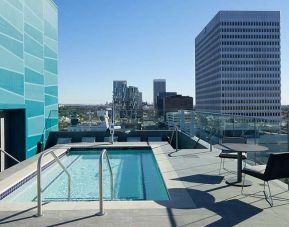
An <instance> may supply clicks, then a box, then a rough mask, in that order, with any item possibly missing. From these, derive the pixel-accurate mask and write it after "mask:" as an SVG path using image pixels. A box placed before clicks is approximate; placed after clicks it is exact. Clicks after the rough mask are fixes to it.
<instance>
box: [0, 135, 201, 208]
mask: <svg viewBox="0 0 289 227" xmlns="http://www.w3.org/2000/svg"><path fill="white" fill-rule="evenodd" d="M92 145H94V146H97V148H101V147H117V146H121V147H138V146H139V147H144V146H146V147H150V148H151V150H152V152H153V154H154V157H155V159H156V162H157V164H158V168H159V170H160V173H161V175H162V178H163V181H164V184H165V186H166V190H167V192H168V194H169V197H170V200H163V201H154V200H143V201H104V207H105V209H151V208H172V207H173V208H195V207H196V206H195V204H194V202H193V201H192V199H191V197H190V196H189V194H188V193H187V192H186V190H181V191H182V192H181V193H180V192H179V193H177V192H174V193H172V194H171V193H170V190H173V189H178V188H181V189H185V187H184V185H183V183H182V182H181V181H176V180H174V179H175V178H178V175H177V173H176V172H175V170H174V168H173V167H172V165H171V163H170V161H169V157H168V153H170V152H172V151H174V149H173V148H172V147H171V145H170V144H168V143H167V142H161V141H160V142H149V143H147V142H115V143H114V144H110V143H93V144H91V143H74V144H65V145H56V146H54V147H52V148H50V149H53V150H55V151H56V152H57V156H60V155H63V154H64V153H66V152H67V151H68V150H69V149H71V148H77V147H81V148H85V147H91V146H92ZM34 159H35V160H34V161H33V162H32V163H31V162H30V163H28V164H27V166H24V167H23V168H22V169H19V170H18V172H16V173H14V174H11V176H10V178H12V179H14V182H16V183H14V184H17V183H18V182H19V181H21V179H24V178H25V177H28V175H29V174H33V171H34V172H35V171H36V163H37V157H35V158H34ZM51 160H52V158H49V157H48V158H46V159H45V160H44V162H43V163H44V165H47V164H48V163H49V162H50V161H51ZM33 166H34V167H33ZM33 168H34V170H33ZM23 170H24V171H23ZM20 171H21V173H19V172H20ZM0 174H1V173H0ZM15 174H16V176H17V174H18V176H17V177H18V178H17V179H15V177H16V176H15ZM3 181H4V180H3ZM10 182H11V179H10ZM10 185H11V183H10ZM10 187H11V186H10ZM6 189H7V186H6ZM0 192H1V193H2V192H3V185H2V182H1V186H0ZM98 203H99V201H81V202H80V201H75V202H74V201H73V202H49V203H46V204H44V205H43V210H44V211H45V210H96V211H98V209H99V205H98ZM36 204H37V203H35V202H27V203H9V202H7V203H5V202H4V203H1V202H0V211H20V210H25V209H34V208H35V209H36V208H37V206H36Z"/></svg>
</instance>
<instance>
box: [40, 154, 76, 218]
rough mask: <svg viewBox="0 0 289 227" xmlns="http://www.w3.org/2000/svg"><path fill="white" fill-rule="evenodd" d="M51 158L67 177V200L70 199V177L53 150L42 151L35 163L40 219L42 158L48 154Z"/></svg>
mask: <svg viewBox="0 0 289 227" xmlns="http://www.w3.org/2000/svg"><path fill="white" fill-rule="evenodd" d="M50 153H51V155H52V156H53V158H54V159H55V161H56V162H57V163H58V164H59V165H60V167H61V168H62V169H63V171H64V172H65V173H66V174H67V176H68V199H70V196H71V176H70V174H69V172H68V171H67V169H66V168H65V166H64V165H63V164H62V163H61V161H60V160H59V158H58V157H57V156H56V155H55V153H54V151H53V150H47V151H44V152H43V153H42V154H41V155H40V156H39V158H38V162H37V216H38V217H40V216H42V189H41V173H42V167H41V164H42V158H43V157H44V156H46V155H48V154H50Z"/></svg>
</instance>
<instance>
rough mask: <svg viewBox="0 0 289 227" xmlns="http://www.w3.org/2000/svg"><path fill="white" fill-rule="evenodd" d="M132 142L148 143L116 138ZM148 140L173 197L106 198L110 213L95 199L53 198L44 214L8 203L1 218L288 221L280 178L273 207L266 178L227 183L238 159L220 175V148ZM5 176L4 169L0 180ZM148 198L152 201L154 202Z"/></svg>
mask: <svg viewBox="0 0 289 227" xmlns="http://www.w3.org/2000/svg"><path fill="white" fill-rule="evenodd" d="M128 145H131V146H144V145H147V143H139V142H135V143H129V144H128V143H115V144H114V145H113V146H128ZM76 146H77V145H76ZM150 146H152V148H153V150H154V154H155V157H156V159H157V162H158V164H159V167H160V169H161V172H162V174H163V177H164V180H165V183H166V184H167V187H168V191H169V194H170V196H171V197H172V198H174V199H173V200H171V201H144V202H140V201H128V202H105V203H104V208H105V211H106V213H107V214H106V215H105V216H102V217H99V216H96V215H95V214H96V213H97V212H98V203H96V202H95V203H92V204H91V205H93V206H94V207H95V209H93V208H92V207H91V206H89V207H85V204H81V203H77V204H74V205H71V206H70V207H69V208H67V206H66V208H65V207H64V206H63V207H59V209H57V210H55V209H54V210H53V209H46V208H45V207H46V206H49V204H48V205H44V210H43V214H44V216H42V217H34V215H35V214H36V210H35V207H33V206H30V207H22V209H19V210H15V211H8V210H9V208H8V205H7V207H6V210H5V207H3V206H2V209H1V211H0V224H1V225H3V226H29V227H32V226H106V227H109V226H137V227H138V226H150V227H153V226H234V225H238V226H250V225H251V226H272V225H275V226H289V215H288V211H289V192H288V191H287V186H286V185H285V184H283V183H281V182H279V181H273V182H272V183H271V190H272V194H273V195H274V197H273V199H274V207H272V208H271V207H270V206H269V204H268V203H267V202H266V200H265V199H264V196H263V193H262V190H263V185H262V183H263V182H262V181H259V180H257V179H254V178H250V177H247V179H250V180H251V181H252V182H253V185H252V186H250V187H247V188H245V189H244V192H245V193H246V194H251V195H246V196H245V195H242V194H241V189H240V188H239V187H235V186H229V185H227V184H226V183H225V179H226V178H227V177H229V176H232V175H234V174H235V169H236V162H235V161H234V160H232V161H230V160H228V161H226V162H225V166H226V168H227V169H230V170H231V171H230V172H227V171H225V170H223V171H222V173H221V175H219V165H220V159H219V158H218V152H217V151H212V152H210V151H209V150H208V149H183V150H179V151H178V152H174V149H173V148H172V147H171V146H170V145H169V144H167V143H166V142H151V143H150ZM59 149H60V148H59ZM61 149H62V148H61ZM34 161H35V160H34ZM29 162H31V163H33V162H32V161H29ZM31 163H30V164H31ZM22 167H23V166H22ZM10 174H11V173H10ZM6 176H7V174H6ZM4 178H5V177H4V175H3V177H1V175H0V182H1V179H3V180H4ZM174 201H175V202H174ZM147 202H150V205H152V204H153V205H152V206H151V207H150V205H148V203H147ZM112 203H118V204H119V205H118V206H115V205H113V204H112ZM145 203H147V204H145ZM144 204H145V205H144ZM72 206H73V209H72Z"/></svg>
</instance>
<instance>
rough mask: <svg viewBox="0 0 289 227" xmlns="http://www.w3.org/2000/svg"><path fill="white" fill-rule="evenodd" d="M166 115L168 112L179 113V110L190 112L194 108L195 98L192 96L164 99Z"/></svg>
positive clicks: (176, 96)
mask: <svg viewBox="0 0 289 227" xmlns="http://www.w3.org/2000/svg"><path fill="white" fill-rule="evenodd" d="M163 105H164V115H166V114H167V113H168V112H178V111H179V110H190V111H192V110H193V108H194V102H193V98H192V97H190V96H182V95H175V96H167V97H164V99H163Z"/></svg>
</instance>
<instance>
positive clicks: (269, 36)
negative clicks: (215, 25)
mask: <svg viewBox="0 0 289 227" xmlns="http://www.w3.org/2000/svg"><path fill="white" fill-rule="evenodd" d="M221 38H222V39H280V36H279V35H221Z"/></svg>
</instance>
